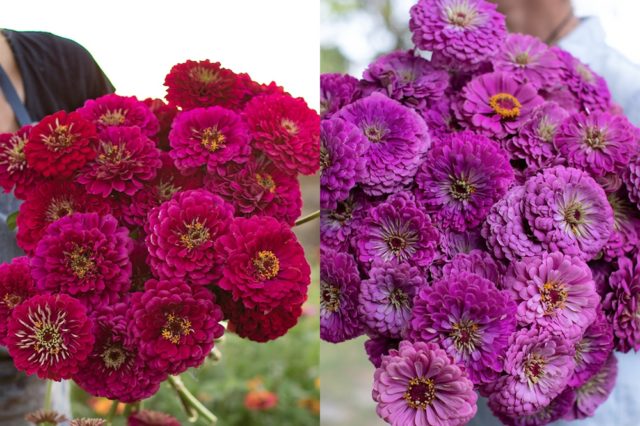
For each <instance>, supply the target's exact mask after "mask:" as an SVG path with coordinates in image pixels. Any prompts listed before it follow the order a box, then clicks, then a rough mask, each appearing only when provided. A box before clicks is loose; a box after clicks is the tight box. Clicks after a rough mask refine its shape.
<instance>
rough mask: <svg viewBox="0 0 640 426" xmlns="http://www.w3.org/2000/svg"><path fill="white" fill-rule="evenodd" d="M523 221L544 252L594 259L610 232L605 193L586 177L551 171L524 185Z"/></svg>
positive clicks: (570, 170)
mask: <svg viewBox="0 0 640 426" xmlns="http://www.w3.org/2000/svg"><path fill="white" fill-rule="evenodd" d="M525 194H526V195H525V203H524V217H525V219H526V220H527V221H528V223H529V226H531V230H532V233H533V235H534V236H535V237H536V238H537V239H538V240H539V241H540V242H541V243H542V245H543V247H545V249H547V251H561V252H563V253H565V254H571V255H577V256H580V257H581V258H583V259H584V260H591V259H592V258H594V257H595V256H596V255H597V254H598V253H599V252H600V250H601V249H602V247H603V246H604V245H605V244H606V243H607V241H608V240H609V237H610V235H611V231H612V229H613V211H612V210H611V206H610V205H609V202H608V201H607V196H606V194H605V192H604V190H603V189H602V188H601V187H600V186H599V185H598V184H597V183H596V181H595V180H593V178H591V177H590V176H589V175H588V174H587V173H585V172H583V171H580V170H577V169H573V168H566V167H563V166H557V167H553V168H551V169H547V170H545V171H544V172H543V173H540V174H538V175H536V176H535V177H533V178H531V179H529V180H528V181H527V183H526V184H525Z"/></svg>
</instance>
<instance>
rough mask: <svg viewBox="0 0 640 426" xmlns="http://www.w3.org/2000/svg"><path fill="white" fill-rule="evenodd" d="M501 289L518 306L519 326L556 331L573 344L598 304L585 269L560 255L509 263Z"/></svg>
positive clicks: (574, 260) (583, 265)
mask: <svg viewBox="0 0 640 426" xmlns="http://www.w3.org/2000/svg"><path fill="white" fill-rule="evenodd" d="M504 288H505V289H506V290H508V291H509V292H510V294H511V296H512V298H513V300H515V302H516V303H517V304H518V314H517V315H516V318H517V320H518V324H519V325H521V326H523V327H528V326H531V325H535V326H538V327H540V328H550V329H553V330H557V332H558V333H561V334H562V335H563V336H565V337H566V338H567V339H569V340H571V341H574V342H575V341H576V340H577V339H579V338H580V336H582V334H583V333H584V331H585V330H586V329H587V327H588V326H589V324H591V323H592V322H593V320H594V319H595V317H596V307H597V306H598V303H599V302H600V298H599V297H598V294H597V293H596V289H595V283H594V282H593V278H592V276H591V270H590V269H589V266H588V265H587V264H586V263H585V262H584V261H582V260H580V259H579V258H577V257H572V256H567V255H564V254H562V253H560V252H555V253H542V255H541V256H536V257H528V258H525V259H522V261H519V262H514V263H512V264H511V265H510V267H509V270H508V272H507V275H506V276H505V279H504Z"/></svg>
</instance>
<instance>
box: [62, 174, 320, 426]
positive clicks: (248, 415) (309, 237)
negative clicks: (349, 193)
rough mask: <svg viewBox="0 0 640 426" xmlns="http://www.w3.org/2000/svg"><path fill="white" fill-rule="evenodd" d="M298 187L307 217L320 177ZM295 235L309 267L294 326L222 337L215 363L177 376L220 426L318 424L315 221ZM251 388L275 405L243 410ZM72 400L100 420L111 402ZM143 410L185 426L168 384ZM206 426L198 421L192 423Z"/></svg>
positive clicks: (76, 393) (315, 204) (78, 395)
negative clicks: (267, 334)
mask: <svg viewBox="0 0 640 426" xmlns="http://www.w3.org/2000/svg"><path fill="white" fill-rule="evenodd" d="M300 183H301V186H302V193H303V196H304V209H303V213H302V214H303V215H306V214H309V213H311V212H313V211H315V210H317V209H318V208H319V177H318V176H317V175H316V176H304V177H301V178H300ZM294 231H295V233H296V235H297V236H298V238H299V240H300V242H301V243H302V245H303V246H304V248H305V253H306V257H307V260H308V261H309V264H310V265H311V266H312V277H311V286H310V288H309V298H308V301H307V303H306V304H305V306H304V313H303V316H302V317H301V318H300V321H299V323H298V324H297V325H296V326H295V327H294V328H292V329H291V330H290V331H289V333H287V334H286V335H285V336H283V337H280V338H279V339H276V340H274V341H271V342H268V343H256V342H252V341H249V340H245V339H241V338H239V337H238V336H237V335H235V334H233V333H225V336H224V340H223V342H221V343H220V344H218V345H216V347H217V348H218V349H219V350H220V351H221V352H222V359H221V361H220V362H218V363H212V362H210V361H209V360H207V361H206V362H205V363H204V364H203V365H202V366H201V367H200V368H197V369H190V370H188V371H187V372H185V373H183V374H182V375H181V377H182V379H183V381H184V383H185V385H186V386H187V388H188V389H189V390H190V391H191V392H192V393H193V394H194V395H195V396H196V397H198V399H199V400H200V401H201V402H202V403H203V404H204V405H205V406H206V407H207V408H208V409H209V410H211V411H212V412H213V413H214V414H215V415H216V416H217V417H218V425H219V426H307V425H309V426H313V425H318V424H319V422H320V418H319V407H320V401H319V399H320V389H319V386H320V382H319V357H320V336H319V330H320V321H319V309H320V304H319V301H320V296H319V288H320V286H319V275H318V274H319V261H320V259H319V257H320V251H319V248H318V247H319V222H318V221H317V220H316V221H313V222H309V223H307V224H304V225H302V226H300V227H297V228H295V229H294ZM252 385H253V386H255V385H258V388H259V389H262V390H266V391H269V392H273V393H274V394H276V395H277V397H278V404H277V405H276V406H275V407H273V408H271V409H268V410H264V411H253V410H250V409H248V408H246V407H245V405H244V400H245V397H246V395H247V393H248V392H249V390H250V387H251V386H252ZM71 398H72V410H73V415H74V417H75V418H78V417H104V416H105V415H106V414H107V412H108V410H109V408H110V407H111V401H109V400H106V399H104V398H93V397H91V396H90V395H88V394H86V393H85V392H84V391H82V390H81V389H80V388H78V387H76V386H75V385H73V388H72V397H71ZM144 407H145V408H149V409H152V410H157V411H163V412H166V413H169V414H171V415H173V416H175V417H177V418H178V420H180V422H181V423H182V424H183V425H188V424H190V423H189V422H188V421H187V416H186V415H185V412H184V409H183V408H182V405H181V404H180V401H179V399H178V397H177V395H176V393H175V392H174V391H173V389H172V388H171V387H170V386H169V384H168V383H163V384H162V386H161V388H160V391H159V392H158V393H157V394H156V395H155V396H153V397H152V398H150V399H148V400H145V401H144ZM125 424H126V421H125V419H124V418H123V416H118V417H117V418H116V420H115V421H114V425H116V426H121V425H125ZM205 424H206V422H204V421H203V420H198V421H197V422H196V423H195V425H197V426H204V425H205Z"/></svg>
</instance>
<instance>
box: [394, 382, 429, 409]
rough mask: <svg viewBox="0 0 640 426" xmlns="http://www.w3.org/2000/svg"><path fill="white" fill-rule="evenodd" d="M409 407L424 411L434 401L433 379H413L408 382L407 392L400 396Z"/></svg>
mask: <svg viewBox="0 0 640 426" xmlns="http://www.w3.org/2000/svg"><path fill="white" fill-rule="evenodd" d="M402 398H404V400H405V401H407V404H408V405H409V407H411V408H413V409H415V410H426V408H427V407H428V406H429V405H431V404H432V403H433V401H434V400H435V399H436V385H435V383H434V382H433V379H427V378H425V377H414V378H413V379H411V380H410V381H409V386H408V387H407V391H406V392H405V393H404V394H403V395H402Z"/></svg>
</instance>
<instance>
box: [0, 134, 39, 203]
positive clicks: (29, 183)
mask: <svg viewBox="0 0 640 426" xmlns="http://www.w3.org/2000/svg"><path fill="white" fill-rule="evenodd" d="M31 128H32V126H31V125H28V126H24V127H23V128H21V129H20V130H18V131H17V132H15V133H3V134H0V187H2V188H3V189H4V192H11V191H12V190H13V191H14V193H15V196H16V197H17V198H20V199H23V200H24V199H25V198H26V197H27V195H28V194H29V192H30V191H31V190H33V188H34V187H35V186H36V185H37V184H38V183H40V181H41V180H42V176H40V174H39V173H37V172H36V171H35V170H33V169H32V168H31V167H29V165H28V164H27V157H26V156H25V153H24V147H25V146H26V144H27V142H28V141H29V134H30V133H31ZM14 188H15V189H14Z"/></svg>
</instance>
